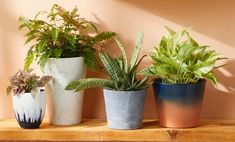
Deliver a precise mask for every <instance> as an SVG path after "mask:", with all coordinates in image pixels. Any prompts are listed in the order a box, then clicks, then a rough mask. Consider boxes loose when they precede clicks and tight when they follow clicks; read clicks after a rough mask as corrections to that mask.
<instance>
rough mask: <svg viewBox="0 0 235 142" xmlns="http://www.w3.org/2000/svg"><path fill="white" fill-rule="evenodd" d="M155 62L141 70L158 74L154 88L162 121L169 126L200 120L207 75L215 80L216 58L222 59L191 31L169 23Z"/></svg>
mask: <svg viewBox="0 0 235 142" xmlns="http://www.w3.org/2000/svg"><path fill="white" fill-rule="evenodd" d="M166 29H167V32H168V34H167V35H166V36H163V37H162V39H161V41H160V44H159V46H158V47H155V53H154V54H153V55H152V56H151V57H152V60H153V64H152V65H151V66H149V67H147V68H145V69H144V70H142V71H141V73H142V74H144V75H150V76H157V77H158V79H156V80H155V81H154V84H153V88H154V92H155V98H156V102H157V110H158V116H159V122H160V124H161V125H163V126H166V127H194V126H197V125H198V123H199V118H200V117H199V116H200V106H201V102H202V98H203V95H204V88H205V81H206V80H205V79H204V78H207V79H209V80H211V81H212V82H213V83H216V82H217V81H216V77H215V75H214V74H213V69H215V68H216V67H215V63H216V61H218V60H220V59H222V58H219V55H218V54H217V53H216V52H215V51H214V50H208V46H205V45H199V44H198V43H197V42H196V41H195V40H194V39H193V38H192V37H191V36H190V34H189V32H188V31H186V30H183V31H181V32H178V33H177V32H175V31H174V30H172V29H170V28H168V27H166Z"/></svg>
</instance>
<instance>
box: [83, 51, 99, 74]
mask: <svg viewBox="0 0 235 142" xmlns="http://www.w3.org/2000/svg"><path fill="white" fill-rule="evenodd" d="M82 56H83V57H84V59H85V64H86V65H87V66H88V67H89V68H90V69H91V70H93V71H96V70H98V69H99V66H98V61H97V58H96V52H95V50H92V49H90V48H88V49H86V50H85V51H84V52H83V55H82Z"/></svg>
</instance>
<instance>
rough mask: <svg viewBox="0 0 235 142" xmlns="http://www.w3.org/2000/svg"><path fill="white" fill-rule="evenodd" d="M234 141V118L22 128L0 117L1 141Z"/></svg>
mask: <svg viewBox="0 0 235 142" xmlns="http://www.w3.org/2000/svg"><path fill="white" fill-rule="evenodd" d="M4 140H8V141H10V140H14V141H17V140H18V141H26V140H29V141H37V140H38V141H172V140H178V141H222V140H223V141H235V120H203V121H201V125H200V126H198V127H196V128H187V129H174V128H163V127H161V126H159V124H158V121H157V120H144V122H143V127H142V128H141V129H138V130H113V129H109V128H108V127H107V123H106V121H105V120H100V119H85V120H83V121H82V123H80V124H78V125H74V126H55V125H50V124H48V121H46V120H45V121H44V122H43V123H42V125H41V127H40V129H21V128H20V127H19V126H18V124H17V122H16V120H14V119H2V120H0V141H4Z"/></svg>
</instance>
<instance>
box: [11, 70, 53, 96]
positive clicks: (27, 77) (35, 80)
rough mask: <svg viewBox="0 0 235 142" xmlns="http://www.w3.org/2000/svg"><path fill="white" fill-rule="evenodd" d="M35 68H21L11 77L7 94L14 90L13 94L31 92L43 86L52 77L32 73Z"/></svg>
mask: <svg viewBox="0 0 235 142" xmlns="http://www.w3.org/2000/svg"><path fill="white" fill-rule="evenodd" d="M32 71H33V69H28V70H27V71H22V70H19V71H18V72H17V73H16V74H15V75H13V76H11V77H10V84H11V85H10V86H8V87H7V95H9V94H10V93H11V91H12V92H13V95H18V94H20V93H29V92H31V91H32V90H34V89H36V88H38V87H43V86H44V85H45V84H46V83H47V82H48V81H50V80H51V79H52V76H43V77H41V78H40V76H37V75H36V74H35V73H32Z"/></svg>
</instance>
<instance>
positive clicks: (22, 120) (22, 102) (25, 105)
mask: <svg viewBox="0 0 235 142" xmlns="http://www.w3.org/2000/svg"><path fill="white" fill-rule="evenodd" d="M12 100H13V109H14V112H15V118H16V120H17V122H18V123H19V125H20V127H21V128H24V129H35V128H39V126H40V124H41V122H42V120H43V118H44V114H45V107H46V96H45V92H44V91H43V90H40V89H37V90H35V91H32V92H31V93H21V94H17V95H13V97H12Z"/></svg>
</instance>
